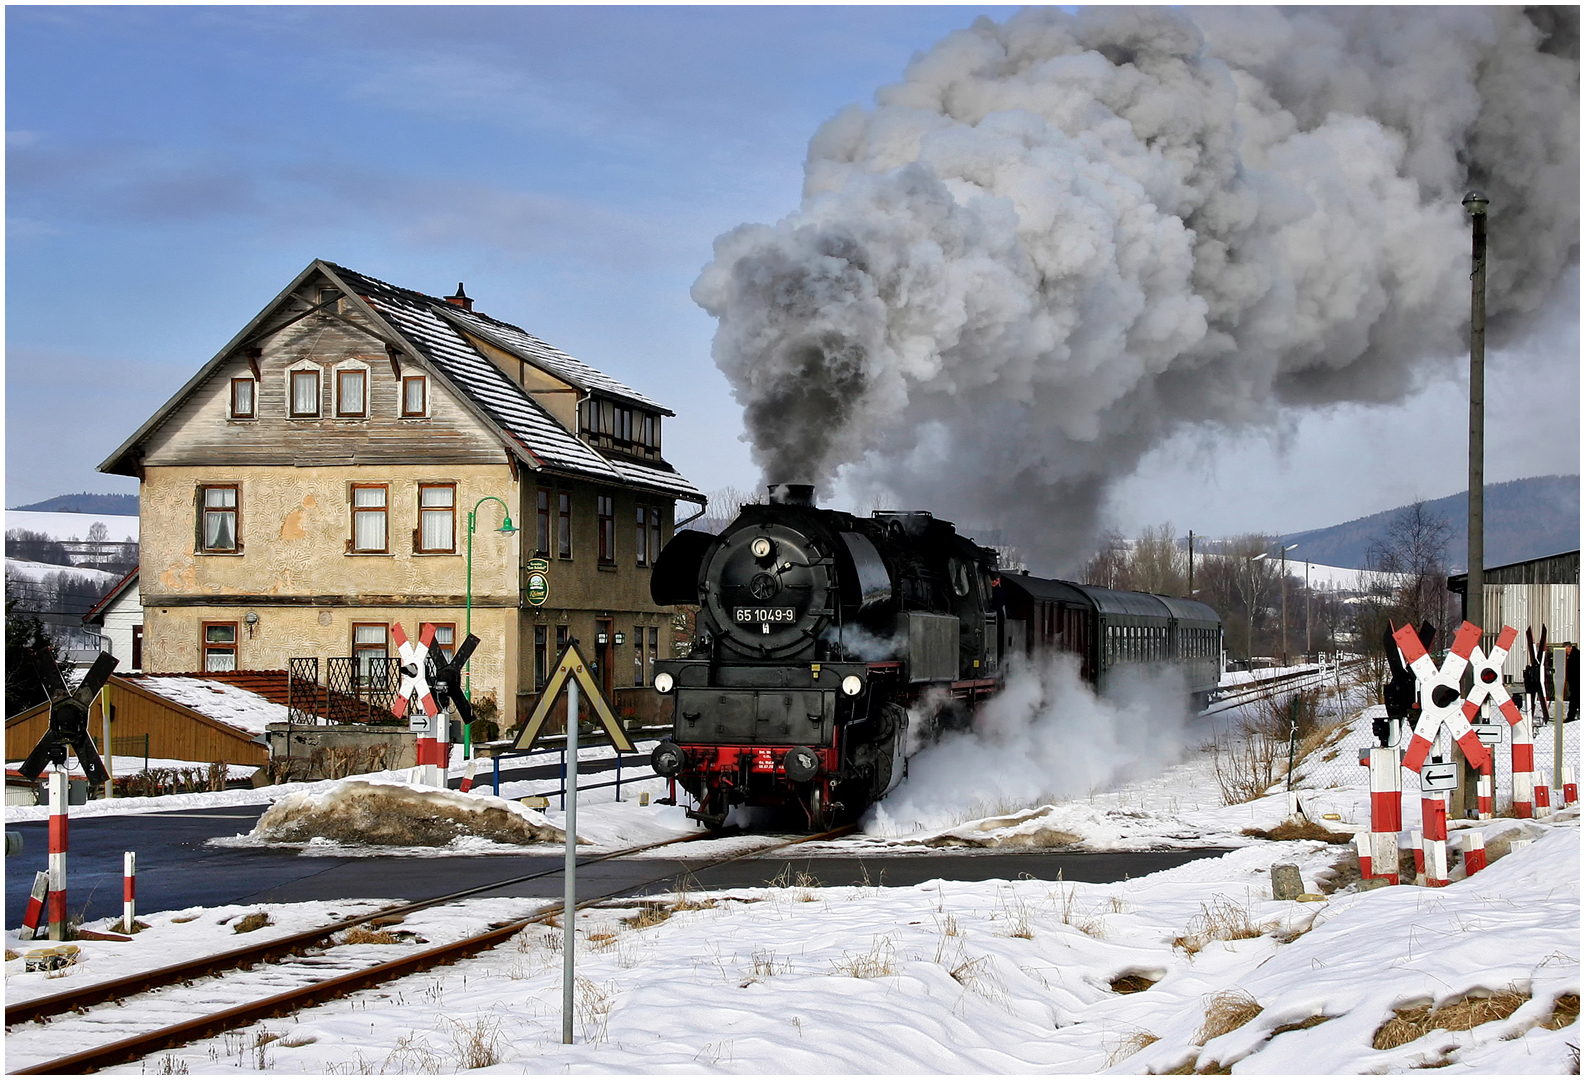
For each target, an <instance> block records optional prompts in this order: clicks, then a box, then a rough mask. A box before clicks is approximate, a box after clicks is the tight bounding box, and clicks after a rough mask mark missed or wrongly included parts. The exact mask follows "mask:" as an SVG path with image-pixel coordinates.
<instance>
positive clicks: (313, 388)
mask: <svg viewBox="0 0 1585 1080" xmlns="http://www.w3.org/2000/svg"><path fill="white" fill-rule="evenodd" d="M286 379H287V387H286V393H287V397H286V400H287V403H288V405H289V411H288V415H290V416H294V417H315V416H318V415H319V369H318V368H300V369H298V370H296V371H289V372H287V373H286Z"/></svg>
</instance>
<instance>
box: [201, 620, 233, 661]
mask: <svg viewBox="0 0 1585 1080" xmlns="http://www.w3.org/2000/svg"><path fill="white" fill-rule="evenodd" d="M204 670H205V671H235V670H237V624H236V623H234V622H206V623H204Z"/></svg>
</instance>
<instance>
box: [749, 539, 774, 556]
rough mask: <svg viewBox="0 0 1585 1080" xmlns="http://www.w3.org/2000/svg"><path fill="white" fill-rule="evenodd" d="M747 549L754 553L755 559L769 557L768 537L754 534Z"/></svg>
mask: <svg viewBox="0 0 1585 1080" xmlns="http://www.w3.org/2000/svg"><path fill="white" fill-rule="evenodd" d="M748 549H749V550H750V551H752V552H753V553H754V557H755V558H756V559H765V558H769V557H770V538H769V537H767V536H756V537H755V538H754V542H753V543H752V544H750V545H749V546H748Z"/></svg>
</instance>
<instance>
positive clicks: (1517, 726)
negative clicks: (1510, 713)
mask: <svg viewBox="0 0 1585 1080" xmlns="http://www.w3.org/2000/svg"><path fill="white" fill-rule="evenodd" d="M1509 750H1510V751H1511V753H1512V755H1513V813H1514V816H1515V817H1521V818H1527V817H1534V816H1535V741H1534V739H1533V738H1532V737H1531V735H1530V718H1529V717H1528V716H1524V715H1523V714H1521V715H1520V717H1519V719H1518V721H1517V722H1516V723H1514V724H1513V741H1512V742H1511V743H1509Z"/></svg>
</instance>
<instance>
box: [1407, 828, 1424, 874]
mask: <svg viewBox="0 0 1585 1080" xmlns="http://www.w3.org/2000/svg"><path fill="white" fill-rule="evenodd" d="M1409 843H1410V844H1412V845H1413V847H1414V876H1415V881H1414V883H1415V884H1416V885H1424V884H1425V834H1424V833H1423V832H1421V831H1420V830H1419V829H1410V830H1409Z"/></svg>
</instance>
